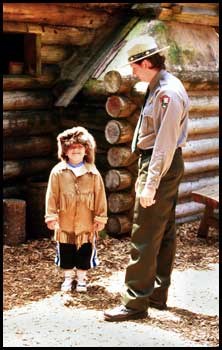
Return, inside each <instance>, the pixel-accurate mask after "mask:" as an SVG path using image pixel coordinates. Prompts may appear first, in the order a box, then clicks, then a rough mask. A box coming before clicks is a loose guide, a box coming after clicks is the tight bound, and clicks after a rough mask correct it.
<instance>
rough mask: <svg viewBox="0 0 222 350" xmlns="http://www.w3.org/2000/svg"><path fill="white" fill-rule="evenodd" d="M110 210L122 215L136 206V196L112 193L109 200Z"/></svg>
mask: <svg viewBox="0 0 222 350" xmlns="http://www.w3.org/2000/svg"><path fill="white" fill-rule="evenodd" d="M107 202H108V209H109V211H110V212H111V213H122V212H124V211H127V210H129V209H131V208H132V207H133V205H134V196H133V195H132V194H131V193H126V192H115V193H110V194H109V195H108V198H107Z"/></svg>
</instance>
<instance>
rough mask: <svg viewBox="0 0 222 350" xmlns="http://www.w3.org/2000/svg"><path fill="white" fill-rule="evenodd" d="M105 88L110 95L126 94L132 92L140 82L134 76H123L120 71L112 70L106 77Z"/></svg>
mask: <svg viewBox="0 0 222 350" xmlns="http://www.w3.org/2000/svg"><path fill="white" fill-rule="evenodd" d="M103 80H104V86H105V89H106V91H107V92H108V93H111V94H115V93H118V94H125V93H127V92H130V90H131V88H132V87H133V86H134V85H135V84H136V82H137V81H138V79H137V78H135V76H133V75H128V76H125V77H123V76H121V74H120V73H119V72H118V71H114V70H111V71H109V72H107V73H106V74H105V75H104V78H103Z"/></svg>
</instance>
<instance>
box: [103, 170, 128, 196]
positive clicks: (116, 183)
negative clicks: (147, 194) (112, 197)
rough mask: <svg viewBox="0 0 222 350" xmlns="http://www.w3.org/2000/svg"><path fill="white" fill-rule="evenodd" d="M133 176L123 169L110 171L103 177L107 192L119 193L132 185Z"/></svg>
mask: <svg viewBox="0 0 222 350" xmlns="http://www.w3.org/2000/svg"><path fill="white" fill-rule="evenodd" d="M132 182H133V176H132V174H131V173H130V172H129V171H128V170H125V169H110V170H109V171H108V172H107V173H106V175H105V186H106V188H107V189H108V190H109V191H120V190H124V189H127V188H129V187H130V186H131V185H132Z"/></svg>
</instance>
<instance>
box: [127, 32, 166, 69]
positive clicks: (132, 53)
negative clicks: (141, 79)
mask: <svg viewBox="0 0 222 350" xmlns="http://www.w3.org/2000/svg"><path fill="white" fill-rule="evenodd" d="M168 48H169V46H165V47H163V48H158V46H157V44H156V42H155V40H154V39H153V38H152V37H151V36H149V35H146V34H143V35H140V36H138V37H136V38H135V39H132V40H130V41H129V42H128V43H127V44H126V47H125V49H126V52H127V56H128V63H126V64H124V66H127V65H129V64H131V63H134V62H137V61H139V60H141V59H143V58H146V57H150V56H153V55H155V54H156V53H159V52H161V51H163V50H166V49H168ZM122 67H123V66H122Z"/></svg>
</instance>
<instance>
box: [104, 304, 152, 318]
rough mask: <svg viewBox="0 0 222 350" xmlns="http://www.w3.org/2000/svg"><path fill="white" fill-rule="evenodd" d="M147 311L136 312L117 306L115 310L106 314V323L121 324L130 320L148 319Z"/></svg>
mask: <svg viewBox="0 0 222 350" xmlns="http://www.w3.org/2000/svg"><path fill="white" fill-rule="evenodd" d="M147 315H148V313H147V311H141V310H134V309H130V308H128V307H125V306H123V305H121V306H117V307H115V308H114V309H110V310H107V311H105V312H104V319H105V321H110V322H120V321H128V320H137V319H140V318H146V317H147Z"/></svg>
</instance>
